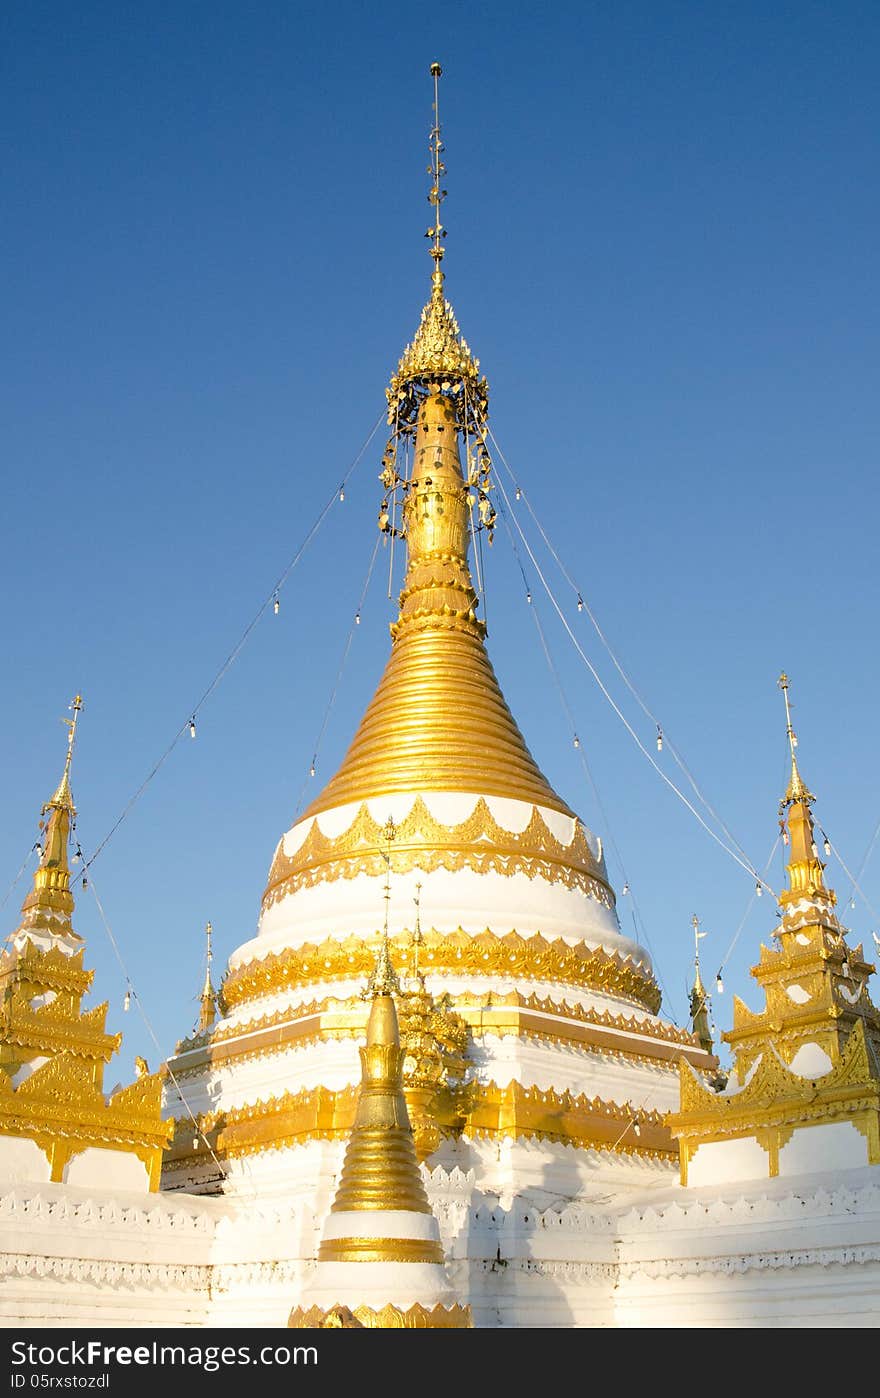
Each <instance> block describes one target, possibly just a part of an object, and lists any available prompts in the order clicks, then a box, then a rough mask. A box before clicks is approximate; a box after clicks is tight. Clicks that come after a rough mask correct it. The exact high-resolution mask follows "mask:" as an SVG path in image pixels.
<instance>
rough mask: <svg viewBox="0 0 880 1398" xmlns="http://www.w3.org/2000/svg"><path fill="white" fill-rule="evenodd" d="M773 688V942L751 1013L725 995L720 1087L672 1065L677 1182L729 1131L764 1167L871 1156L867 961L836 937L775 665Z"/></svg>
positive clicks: (877, 1065)
mask: <svg viewBox="0 0 880 1398" xmlns="http://www.w3.org/2000/svg"><path fill="white" fill-rule="evenodd" d="M779 687H780V688H781V690H782V692H783V695H784V698H785V710H786V722H787V734H788V741H789V748H790V756H791V776H790V779H789V783H788V787H787V789H786V792H785V796H784V797H783V799H782V801H781V803H780V808H779V813H780V825H781V829H782V832H783V841H784V843H785V844H786V845H787V846H789V847H790V855H789V859H788V864H787V866H786V867H787V874H788V888H787V889H784V890H783V891H782V892H781V893H780V895H779V910H780V922H779V925H778V927H777V928H776V929H775V930H774V932H773V939H774V942H775V946H774V947H772V948H770V947H765V946H762V947H761V955H760V960H759V962H758V964H757V965H756V966H753V967H752V970H751V974H752V976H753V977H754V978H755V980H756V981H757V982H758V984H759V985H760V986H761V988H762V989H763V991H764V997H765V1008H764V1009H763V1011H761V1012H760V1013H758V1014H755V1013H753V1012H752V1011H751V1010H749V1009H748V1008H747V1007H746V1005H744V1004H743V1002H742V1001H741V1000H740V999H739V998H737V997H735V998H734V1006H733V1029H732V1030H731V1031H730V1032H729V1033H726V1034H723V1035H722V1036H721V1037H722V1038H723V1039H724V1041H725V1042H726V1043H727V1044H729V1045H730V1047H731V1050H732V1053H733V1057H734V1069H733V1071H732V1072H731V1074H730V1078H729V1081H728V1085H727V1088H726V1089H725V1090H724V1091H723V1092H716V1091H712V1089H711V1087H707V1086H706V1083H705V1081H704V1079H703V1078H702V1077H701V1076H700V1075H699V1074H698V1073H696V1072H695V1071H694V1070H693V1068H692V1067H691V1066H690V1065H689V1064H687V1063H685V1062H682V1064H681V1109H680V1111H678V1112H677V1113H675V1114H674V1115H672V1116H671V1117H670V1118H669V1124H670V1127H671V1129H672V1131H673V1133H674V1134H675V1135H676V1136H677V1137H678V1140H679V1147H680V1158H681V1179H682V1183H683V1184H687V1183H688V1181H689V1180H690V1182H692V1183H697V1182H700V1183H702V1182H704V1176H703V1174H702V1172H701V1171H699V1172H695V1170H694V1160H695V1157H696V1155H697V1152H698V1151H701V1150H702V1151H703V1155H704V1157H705V1158H708V1156H709V1154H710V1153H711V1152H707V1151H706V1146H707V1145H710V1146H718V1145H720V1144H722V1143H731V1142H734V1141H753V1142H755V1143H757V1146H758V1147H760V1150H761V1151H762V1152H763V1153H764V1159H765V1162H766V1163H765V1173H766V1174H768V1175H770V1176H775V1175H778V1174H780V1173H787V1174H791V1173H793V1172H795V1170H796V1169H798V1168H801V1167H802V1166H803V1162H804V1161H805V1160H806V1159H807V1158H809V1159H810V1161H811V1162H812V1168H814V1169H815V1168H820V1163H819V1162H820V1161H821V1160H822V1157H823V1152H827V1159H828V1161H829V1167H830V1166H831V1165H832V1164H833V1165H839V1164H841V1163H852V1164H878V1163H880V1011H878V1010H877V1008H876V1007H875V1005H874V1004H873V1003H872V1001H871V997H870V995H869V993H868V981H869V978H870V977H871V976H872V975H873V974H874V967H873V965H872V964H871V963H870V962H868V961H866V960H865V957H864V955H863V950H862V946H861V944H859V945H857V946H855V947H850V946H849V944H848V943H847V940H846V932H847V929H846V928H845V927H844V926H843V925H842V924H841V922H840V919H839V917H838V916H837V913H836V912H835V906H836V903H837V898H836V895H835V893H834V890H833V889H831V888H829V887H828V886H827V885H826V883H825V865H824V864H823V863H822V861H821V860H820V858H819V848H818V845H817V842H816V824H815V822H814V819H813V813H812V807H813V805H814V803H815V799H816V798H815V797H814V796H813V794H812V792H810V790H809V789H808V787H807V786H806V784H805V782H804V781H803V779H802V777H801V774H800V771H799V769H798V762H797V757H796V753H795V749H796V747H797V738H796V736H795V733H794V730H793V728H792V723H791V707H790V704H789V696H788V690H789V681H788V676H787V675H786V674H784V673H783V674H782V675H781V676H780V679H779ZM823 838H824V837H823ZM824 843H825V846H826V850H827V851H828V852H830V843H829V842H828V841H827V840H825V842H824ZM807 1150H809V1157H808V1156H807V1155H806V1154H805V1152H806V1151H807ZM786 1152H787V1155H786ZM743 1158H744V1155H743ZM757 1158H758V1157H757V1156H753V1159H757ZM804 1168H805V1166H804Z"/></svg>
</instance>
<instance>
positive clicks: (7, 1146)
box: [0, 1136, 51, 1187]
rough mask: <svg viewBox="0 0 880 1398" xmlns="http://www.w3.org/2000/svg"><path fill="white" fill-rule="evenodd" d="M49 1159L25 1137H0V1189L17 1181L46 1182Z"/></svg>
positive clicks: (48, 1173)
mask: <svg viewBox="0 0 880 1398" xmlns="http://www.w3.org/2000/svg"><path fill="white" fill-rule="evenodd" d="M50 1174H51V1169H50V1166H49V1157H48V1156H47V1155H46V1152H45V1151H44V1150H40V1147H39V1146H38V1145H37V1143H36V1141H30V1140H28V1139H27V1138H26V1137H25V1136H0V1187H6V1186H8V1185H10V1184H17V1183H18V1182H19V1181H25V1180H33V1181H35V1182H38V1183H39V1182H40V1181H42V1180H48V1178H49V1176H50Z"/></svg>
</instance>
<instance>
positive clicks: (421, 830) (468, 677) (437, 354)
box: [163, 64, 717, 1198]
mask: <svg viewBox="0 0 880 1398" xmlns="http://www.w3.org/2000/svg"><path fill="white" fill-rule="evenodd" d="M431 72H432V76H433V79H434V123H433V126H432V129H431V134H430V142H429V149H430V158H431V159H430V167H429V168H430V176H431V185H430V191H429V195H428V198H429V201H430V204H431V207H432V210H433V221H432V225H431V227H430V228H429V229H428V230H427V236H428V241H429V252H430V256H431V259H432V264H433V265H432V271H431V283H430V294H429V299H428V302H427V304H426V305H425V307H424V309H423V311H422V313H421V319H420V322H419V324H418V327H417V330H416V333H415V335H414V337H413V338H412V339H411V341H410V343H409V344H408V346H407V348H406V349H405V351H404V353H403V355H402V356H401V358H400V360H399V363H398V366H397V369H396V371H395V372H394V373H393V374H392V376H391V379H390V382H389V385H388V388H387V390H386V401H387V421H388V427H389V437H388V441H387V444H386V447H385V451H384V454H383V457H382V460H381V463H380V467H381V468H380V471H379V481H380V488H381V491H382V495H381V503H380V508H379V514H378V526H379V529H380V531H381V539H382V543H383V545H384V546H385V547H386V548H387V549H388V550H389V551H390V550H395V549H398V550H400V551H401V554H400V556H401V561H403V560H405V573H404V576H403V581H402V586H401V589H400V592H399V601H398V608H397V612H396V616H395V617H394V619H393V620H391V621H390V641H391V643H390V652H389V654H388V657H387V661H386V664H385V668H384V671H383V673H382V675H381V678H380V679H379V683H378V685H377V688H376V690H375V692H374V694H373V697H372V698H371V700H370V702H369V703H368V705H367V707H366V710H365V711H364V713H363V716H362V718H361V721H360V723H359V725H358V726H357V729H356V731H355V732H354V735H353V737H352V739H351V742H350V744H349V746H348V748H347V750H346V752H345V754H344V756H343V758H342V761H341V763H340V764H339V767H338V769H337V770H336V771H335V773H334V774H333V775H332V776H331V777H330V779H329V781H327V783H326V784H325V785H324V786H323V787H322V789H320V790H319V791H318V792H317V793H316V795H315V796H314V799H313V800H312V801H311V802H310V803H309V804H308V805H307V807H306V809H305V810H304V811H303V812H302V813H297V814H296V816H295V818H294V821H293V823H292V825H291V826H290V828H288V829H287V830H286V831H285V832H284V833H283V834H282V835H281V836H280V838H279V839H278V841H277V844H276V846H275V849H274V852H273V854H272V856H271V860H270V863H269V871H268V878H267V881H266V884H265V887H264V890H263V894H262V901H261V908H260V917H259V924H258V928H257V931H256V934H255V935H254V936H252V937H250V938H248V940H247V941H245V942H243V943H242V944H241V945H240V946H238V947H237V948H236V950H235V951H234V952H233V953H232V955H231V956H230V958H229V962H228V966H227V969H226V973H225V975H224V976H223V979H222V983H221V986H220V989H219V996H218V1000H217V1006H218V1013H217V1015H216V1017H215V1018H214V1019H213V1020H212V1021H211V1022H210V1023H207V1022H206V1023H205V1024H204V1025H203V1026H201V1027H200V1029H199V1030H198V1031H197V1032H196V1033H195V1034H193V1035H192V1036H191V1037H190V1038H188V1039H184V1040H181V1041H180V1042H179V1043H178V1045H177V1048H176V1051H175V1054H174V1056H173V1057H172V1058H171V1059H170V1061H169V1066H170V1068H171V1070H172V1072H173V1080H170V1081H169V1083H168V1084H167V1085H166V1102H167V1110H168V1111H169V1112H170V1113H171V1115H172V1116H173V1117H174V1118H175V1119H176V1120H178V1121H181V1122H184V1121H186V1122H189V1121H191V1120H192V1118H193V1117H195V1118H196V1119H197V1121H198V1127H199V1131H198V1133H192V1132H189V1131H183V1130H182V1131H181V1132H180V1133H179V1136H178V1139H177V1140H176V1141H175V1145H174V1147H173V1149H172V1150H171V1151H170V1152H169V1153H168V1155H167V1156H166V1160H165V1163H164V1169H163V1185H164V1187H165V1188H167V1189H169V1190H171V1189H174V1190H204V1191H206V1192H209V1191H210V1192H217V1191H220V1192H223V1191H227V1190H228V1191H230V1192H232V1191H233V1190H235V1189H238V1188H243V1187H244V1186H243V1183H242V1181H243V1180H244V1179H245V1177H246V1178H247V1180H248V1187H249V1188H251V1187H253V1188H262V1187H265V1188H266V1189H267V1190H270V1189H271V1190H274V1189H276V1188H278V1187H279V1184H278V1182H279V1180H281V1179H282V1178H283V1179H284V1180H285V1182H286V1183H285V1187H286V1188H289V1190H290V1191H292V1192H294V1193H298V1194H299V1193H301V1194H302V1195H304V1196H308V1197H310V1198H311V1197H312V1196H314V1195H315V1194H316V1193H319V1197H328V1196H329V1194H330V1189H329V1185H328V1181H329V1180H330V1179H332V1178H334V1177H335V1170H336V1157H337V1155H338V1152H339V1149H340V1148H341V1146H342V1144H343V1143H344V1142H345V1141H346V1140H347V1139H348V1134H349V1133H350V1132H351V1130H352V1127H353V1124H354V1120H355V1114H356V1110H357V1100H358V1083H359V1069H358V1049H359V1048H360V1045H361V1044H362V1043H363V1036H364V1034H365V1032H366V1021H367V1015H366V1012H365V1009H364V1002H363V999H362V997H361V994H360V991H361V986H362V984H363V981H364V979H365V978H366V977H368V976H369V975H370V974H371V972H372V969H373V967H374V965H375V962H376V957H377V954H378V950H379V947H380V944H381V942H382V938H383V931H382V926H381V920H380V919H379V918H378V917H377V909H378V907H379V906H380V890H381V888H382V886H383V883H384V882H385V880H386V877H387V875H388V872H389V869H390V870H393V876H394V897H393V900H392V906H391V916H390V921H389V922H387V923H386V927H387V940H388V947H389V951H390V955H391V956H392V957H393V961H394V965H395V966H396V967H397V969H398V972H399V974H400V976H401V978H402V980H403V982H404V984H405V985H406V986H407V990H406V991H405V992H404V993H402V994H401V995H400V997H399V998H398V1000H397V1006H396V1015H397V1020H398V1025H399V1030H398V1032H399V1035H400V1038H401V1043H402V1047H403V1048H404V1049H405V1050H406V1052H405V1055H404V1070H403V1071H404V1077H403V1087H404V1092H405V1095H406V1100H407V1106H408V1111H409V1114H410V1120H411V1123H412V1125H413V1127H414V1130H415V1142H416V1154H417V1157H418V1159H419V1160H420V1161H424V1162H425V1163H426V1164H427V1165H428V1166H429V1168H439V1169H441V1170H443V1171H445V1172H447V1173H448V1172H454V1171H457V1172H459V1174H461V1175H462V1177H467V1178H469V1179H472V1180H473V1184H472V1185H469V1186H468V1187H469V1188H472V1190H473V1192H474V1197H475V1198H476V1197H477V1196H478V1195H479V1193H480V1191H482V1190H485V1193H486V1197H487V1198H488V1197H490V1196H491V1194H492V1191H493V1190H495V1189H496V1179H497V1175H498V1171H497V1170H496V1165H497V1161H498V1158H499V1152H501V1153H503V1154H504V1157H505V1160H508V1159H509V1160H510V1161H512V1162H513V1163H512V1164H511V1165H510V1166H509V1168H508V1166H507V1165H505V1170H507V1175H508V1178H509V1180H512V1181H513V1184H512V1185H510V1186H508V1183H507V1182H506V1181H505V1183H504V1186H503V1188H504V1190H505V1191H507V1189H508V1187H510V1188H513V1189H514V1192H515V1189H516V1187H517V1185H518V1183H519V1181H520V1180H523V1181H525V1183H524V1185H523V1187H524V1188H531V1187H532V1181H533V1178H534V1174H535V1171H536V1170H537V1166H536V1165H535V1164H534V1161H535V1160H536V1159H537V1157H538V1155H539V1154H540V1153H541V1152H543V1151H546V1152H548V1154H549V1155H551V1156H552V1157H553V1158H554V1159H557V1158H558V1162H559V1169H560V1173H559V1176H558V1177H559V1178H562V1176H563V1175H564V1177H565V1180H566V1184H565V1186H564V1192H566V1193H567V1195H568V1197H576V1196H577V1195H578V1192H579V1190H581V1189H583V1190H585V1191H587V1192H589V1191H591V1190H593V1189H594V1188H597V1189H599V1188H604V1184H595V1183H594V1180H595V1178H596V1177H597V1176H600V1175H602V1172H603V1171H605V1170H607V1171H609V1172H610V1173H612V1174H613V1173H615V1172H618V1173H620V1174H621V1175H623V1176H624V1177H625V1179H626V1180H627V1181H628V1182H631V1183H632V1185H633V1186H634V1184H635V1182H636V1180H639V1181H643V1180H644V1179H645V1177H646V1176H647V1175H649V1174H652V1173H656V1175H657V1176H658V1177H659V1178H665V1177H666V1176H667V1174H668V1173H669V1172H670V1171H674V1169H675V1167H676V1164H677V1149H676V1144H675V1141H674V1140H673V1138H672V1137H671V1135H670V1133H669V1131H668V1128H667V1127H666V1125H665V1122H664V1115H665V1113H666V1112H667V1111H668V1110H670V1109H671V1108H672V1106H673V1104H674V1102H675V1101H676V1100H677V1094H678V1074H677V1064H678V1060H679V1057H680V1056H681V1055H682V1054H684V1055H685V1056H686V1057H687V1058H688V1059H689V1060H690V1061H691V1062H692V1063H693V1064H694V1065H695V1066H696V1067H697V1068H698V1069H699V1070H701V1071H702V1070H704V1069H705V1070H706V1071H709V1070H711V1069H713V1068H714V1067H715V1066H717V1064H716V1060H715V1059H714V1057H713V1056H712V1055H711V1054H710V1053H708V1052H707V1051H706V1049H705V1048H704V1047H702V1046H701V1045H700V1043H699V1042H698V1040H697V1038H696V1036H695V1035H694V1034H693V1033H692V1032H691V1031H690V1029H688V1028H682V1027H679V1026H677V1025H675V1024H673V1023H672V1022H671V1021H670V1020H668V1019H667V1018H665V1017H661V1015H660V1006H661V998H662V997H661V992H660V987H659V985H658V983H657V979H656V976H655V973H654V967H653V963H652V959H651V956H650V954H649V952H648V950H647V949H646V948H645V947H644V946H642V945H641V944H640V943H639V942H638V941H636V940H635V939H634V938H633V937H631V936H629V935H627V934H626V932H624V931H623V929H622V927H621V922H620V918H619V916H618V912H617V900H616V897H615V893H614V890H613V888H612V885H611V880H610V878H609V874H608V870H607V866H606V859H605V850H604V845H603V841H602V838H601V836H599V835H597V834H595V833H594V832H593V831H591V830H590V829H589V828H588V827H587V825H586V824H585V823H584V821H582V820H581V818H580V816H579V815H578V814H577V812H576V811H575V810H574V808H573V806H572V805H570V804H569V802H568V801H567V800H565V799H563V798H562V797H561V796H560V795H559V794H558V793H557V791H556V790H555V789H554V787H553V785H552V784H551V782H550V781H549V780H548V778H547V777H546V776H545V774H544V773H543V771H542V770H541V767H540V766H539V764H538V762H537V761H536V759H535V757H534V756H533V754H532V752H531V751H530V749H529V746H528V745H527V743H526V740H525V737H524V736H523V733H522V732H521V730H520V728H519V726H518V725H517V722H516V720H515V718H514V716H513V714H512V713H511V710H510V708H509V707H508V704H507V702H506V700H505V698H504V695H503V693H502V690H501V686H500V684H499V681H498V678H497V676H496V674H495V670H494V668H493V665H492V662H491V660H490V657H489V652H488V649H487V628H486V624H485V621H484V620H483V617H482V610H483V608H482V594H483V579H482V572H481V568H482V564H481V554H482V553H483V547H482V546H483V544H484V543H485V544H487V545H488V544H491V542H492V539H493V537H494V531H495V527H496V512H495V508H494V505H493V500H494V498H495V497H494V491H495V482H494V478H493V469H494V468H493V465H492V461H491V457H490V452H489V447H488V443H489V442H490V440H491V438H490V435H489V427H488V387H487V383H486V379H485V377H484V375H483V373H482V371H481V368H480V364H479V360H478V359H476V358H475V356H474V355H473V353H472V352H471V350H470V347H469V346H468V344H467V342H466V341H465V340H464V338H463V337H462V335H461V332H460V330H459V326H458V322H457V320H456V317H455V314H454V311H453V308H452V306H451V304H450V302H449V301H448V300H447V299H446V291H445V279H444V271H443V266H444V261H443V259H444V253H445V249H444V239H445V236H446V230H445V228H444V227H443V226H442V224H441V221H440V209H441V204H442V203H443V200H444V198H445V196H446V191H445V189H444V187H443V184H444V175H445V165H444V162H443V143H442V140H441V134H440V123H439V116H438V86H437V83H438V79H439V76H440V65H439V64H435V65H433V67H432V69H431ZM386 912H387V904H386ZM356 1045H357V1048H356ZM204 1140H207V1141H208V1142H209V1143H210V1146H211V1151H210V1153H208V1152H206V1151H204V1150H203V1149H201V1147H200V1146H199V1144H198V1143H199V1142H200V1141H204ZM456 1178H458V1176H457V1175H456ZM254 1181H257V1182H258V1183H257V1184H254V1183H253V1182H254ZM316 1181H319V1186H317V1187H316ZM263 1182H265V1186H264V1185H263ZM535 1187H536V1188H537V1186H535ZM325 1190H326V1194H325V1193H324V1191H325Z"/></svg>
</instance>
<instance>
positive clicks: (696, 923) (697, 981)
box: [691, 913, 709, 990]
mask: <svg viewBox="0 0 880 1398" xmlns="http://www.w3.org/2000/svg"><path fill="white" fill-rule="evenodd" d="M691 924H692V926H693V929H694V971H695V975H694V990H698V989H699V990H702V989H703V983H702V980H701V978H700V942H701V941H702V939H703V938H704V937H707V936H708V935H709V934H708V933H707V932H701V931H700V919H699V918H698V917H697V915H696V913H694V915H693V917H692V918H691Z"/></svg>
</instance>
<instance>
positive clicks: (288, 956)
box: [223, 928, 661, 1014]
mask: <svg viewBox="0 0 880 1398" xmlns="http://www.w3.org/2000/svg"><path fill="white" fill-rule="evenodd" d="M377 945H378V938H376V939H374V940H372V941H369V942H367V941H364V940H363V939H362V938H359V937H347V938H346V939H345V940H344V941H341V942H337V941H335V940H333V939H330V938H328V939H327V940H326V941H324V942H320V943H318V944H314V943H306V944H305V945H304V946H302V947H299V948H297V949H293V948H289V949H287V950H285V951H282V952H276V953H273V954H271V955H270V956H266V957H264V958H262V959H261V960H254V961H248V962H246V963H245V964H244V965H242V966H239V967H237V968H236V969H235V970H234V971H232V972H230V973H229V975H228V976H227V978H226V980H225V981H224V983H223V997H224V1001H225V1003H226V1005H227V1006H228V1007H229V1008H233V1007H234V1006H236V1005H240V1004H245V1003H247V1002H249V1001H251V1000H257V999H259V998H260V997H262V996H265V995H274V994H277V993H279V992H281V991H284V990H288V989H290V988H291V987H295V986H300V985H309V984H315V983H318V984H320V983H322V982H325V981H328V980H338V979H341V978H342V977H345V978H346V979H348V978H351V977H354V978H357V977H360V976H364V975H369V973H370V971H371V970H372V967H373V963H374V961H375V956H376V949H377ZM391 948H392V954H393V959H394V964H395V966H396V967H397V968H398V972H399V973H400V974H404V973H407V972H408V971H409V970H410V969H411V968H412V966H413V961H414V954H413V946H412V941H411V938H410V935H409V934H408V933H405V934H401V935H400V936H397V937H392V938H391ZM419 965H420V968H421V970H422V971H424V972H433V971H452V972H455V973H456V974H460V975H486V976H501V975H503V976H508V977H522V978H524V979H529V980H536V981H555V982H557V983H559V984H562V985H565V984H568V985H574V986H578V987H584V988H588V989H591V990H597V991H602V992H604V993H605V994H609V995H618V996H621V997H623V998H625V999H628V1000H635V1001H636V1002H637V1003H638V1004H640V1005H644V1007H645V1008H646V1009H647V1010H648V1011H649V1012H650V1013H651V1014H656V1013H657V1011H658V1010H659V1008H660V1000H661V996H660V991H659V989H658V987H657V985H656V982H655V981H654V980H653V978H652V977H651V976H649V975H646V974H645V972H644V971H643V970H641V969H640V968H639V967H638V966H637V965H636V964H635V962H633V961H632V960H631V959H630V958H629V957H623V956H618V955H617V954H616V953H614V952H608V951H605V950H604V949H603V948H588V947H585V946H583V945H582V944H578V945H576V946H573V947H570V946H568V944H567V943H566V942H564V941H562V939H561V938H560V939H558V940H554V941H552V942H551V941H547V939H546V938H544V937H542V936H541V935H540V934H536V935H535V936H532V937H521V936H520V935H519V933H517V932H509V933H507V934H506V935H505V936H503V937H499V936H497V935H496V934H495V933H494V932H489V931H488V930H487V931H485V932H479V933H474V934H470V933H466V932H463V931H462V930H461V929H460V928H459V929H458V931H456V932H449V933H439V932H436V931H433V930H431V931H429V932H425V933H424V944H423V946H422V947H421V949H420V952H419Z"/></svg>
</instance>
